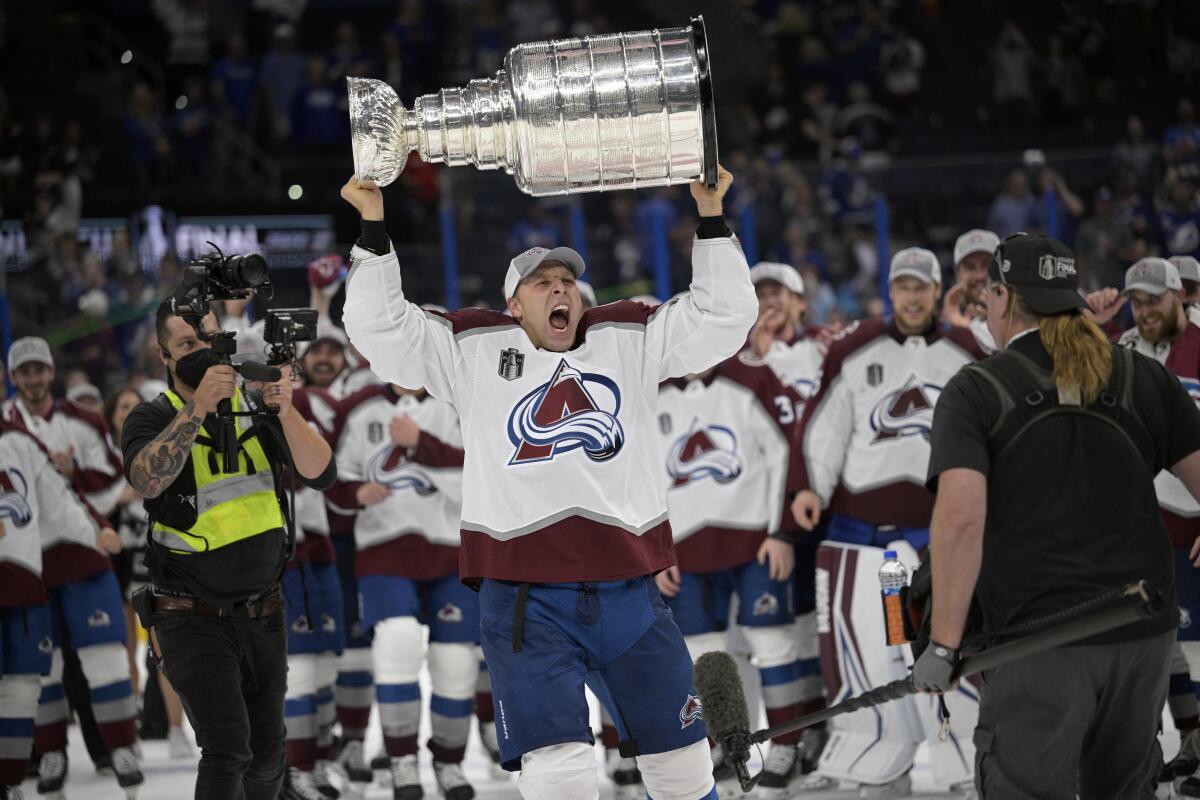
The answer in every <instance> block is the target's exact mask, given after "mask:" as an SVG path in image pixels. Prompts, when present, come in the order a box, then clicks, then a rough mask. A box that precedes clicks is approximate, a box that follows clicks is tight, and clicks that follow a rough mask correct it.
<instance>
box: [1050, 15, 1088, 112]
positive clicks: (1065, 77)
mask: <svg viewBox="0 0 1200 800" xmlns="http://www.w3.org/2000/svg"><path fill="white" fill-rule="evenodd" d="M1041 67H1042V87H1043V89H1042V118H1043V120H1044V121H1045V122H1046V123H1047V124H1048V125H1070V124H1073V123H1075V122H1078V121H1079V118H1080V117H1081V116H1082V114H1083V109H1084V107H1085V106H1086V105H1087V75H1086V74H1084V71H1083V64H1082V63H1080V61H1079V59H1078V58H1076V57H1075V55H1074V54H1073V53H1068V52H1065V51H1064V49H1063V41H1062V38H1061V37H1059V35H1058V34H1056V33H1052V34H1050V38H1049V39H1048V40H1047V43H1046V57H1045V58H1044V59H1043V60H1042V65H1041Z"/></svg>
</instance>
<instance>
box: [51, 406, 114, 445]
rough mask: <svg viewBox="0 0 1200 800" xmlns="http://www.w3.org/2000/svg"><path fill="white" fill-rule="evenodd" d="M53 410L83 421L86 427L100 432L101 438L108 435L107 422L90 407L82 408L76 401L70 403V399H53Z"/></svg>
mask: <svg viewBox="0 0 1200 800" xmlns="http://www.w3.org/2000/svg"><path fill="white" fill-rule="evenodd" d="M54 410H55V411H57V412H58V413H60V414H62V415H63V416H67V417H71V418H73V419H77V420H79V421H80V422H83V423H84V424H86V425H87V426H88V427H90V428H92V429H93V430H95V431H96V433H98V434H100V437H101V438H104V437H105V436H106V435H108V423H107V422H105V421H104V417H103V416H101V415H100V414H98V413H96V412H95V411H92V410H91V409H90V408H84V407H83V406H81V405H79V404H78V403H72V402H71V401H70V400H56V401H54Z"/></svg>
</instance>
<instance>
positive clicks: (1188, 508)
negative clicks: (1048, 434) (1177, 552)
mask: <svg viewBox="0 0 1200 800" xmlns="http://www.w3.org/2000/svg"><path fill="white" fill-rule="evenodd" d="M1118 343H1119V344H1121V345H1123V346H1125V347H1128V348H1130V349H1131V350H1134V351H1135V352H1138V353H1141V354H1142V355H1145V356H1148V357H1150V358H1153V359H1154V360H1156V361H1158V363H1160V364H1162V365H1163V366H1165V367H1166V368H1167V369H1168V370H1170V371H1171V372H1172V374H1174V375H1175V377H1177V378H1179V382H1180V383H1182V384H1183V388H1185V389H1187V391H1188V394H1189V395H1191V397H1192V400H1193V401H1195V402H1196V404H1197V405H1200V327H1197V326H1196V325H1195V324H1194V323H1192V322H1189V323H1188V324H1187V326H1186V327H1184V329H1183V331H1182V332H1181V333H1180V334H1179V335H1178V336H1176V337H1175V339H1174V340H1173V341H1170V342H1158V343H1157V344H1152V343H1150V342H1148V341H1146V340H1145V339H1144V338H1143V337H1142V335H1141V334H1140V333H1138V329H1137V328H1136V327H1133V328H1130V329H1129V330H1127V331H1125V333H1123V334H1122V335H1121V338H1120V339H1119V340H1118ZM1154 491H1155V494H1157V495H1158V505H1159V507H1160V508H1161V509H1162V512H1163V520H1164V521H1165V522H1166V524H1167V531H1168V532H1169V533H1170V534H1171V541H1172V542H1173V543H1174V544H1175V546H1176V547H1191V546H1192V543H1193V542H1194V541H1196V537H1197V536H1200V504H1197V503H1196V498H1194V497H1192V493H1191V492H1189V491H1188V490H1187V487H1186V486H1184V485H1183V482H1182V481H1180V480H1179V478H1176V477H1175V475H1174V474H1173V473H1172V472H1171V471H1170V470H1165V469H1164V470H1163V471H1162V472H1160V473H1158V475H1157V476H1156V477H1155V478H1154Z"/></svg>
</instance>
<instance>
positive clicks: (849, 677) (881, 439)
mask: <svg viewBox="0 0 1200 800" xmlns="http://www.w3.org/2000/svg"><path fill="white" fill-rule="evenodd" d="M940 290H941V267H940V266H939V265H938V262H937V258H936V257H935V256H934V255H933V253H931V252H930V251H928V250H924V249H921V248H915V247H913V248H908V249H906V250H901V251H900V252H898V253H896V255H895V256H894V257H893V258H892V261H891V265H890V269H889V272H888V292H889V296H890V298H891V301H892V306H893V308H894V309H895V315H894V316H893V317H892V319H890V320H888V321H886V322H862V323H859V324H857V325H853V326H851V327H850V328H847V330H846V331H845V333H844V334H843V335H842V336H841V337H840V338H839V339H837V340H835V341H834V342H833V343H832V344H831V345H830V348H829V354H828V355H827V356H826V357H825V364H824V367H823V370H822V375H821V387H820V389H819V390H818V391H817V394H816V395H815V396H814V397H813V398H812V400H810V401H809V403H808V406H807V408H806V409H805V417H804V421H803V423H802V430H801V432H800V436H801V445H800V447H799V448H796V449H795V450H794V455H793V457H794V459H795V460H794V463H793V470H792V472H793V475H795V476H796V477H797V478H798V480H797V485H796V488H797V489H799V493H798V494H797V496H796V499H795V501H794V503H793V506H792V510H793V513H794V514H795V516H796V520H797V522H799V523H800V525H801V527H803V528H805V529H807V530H811V529H812V528H813V527H814V526H815V525H816V524H817V522H818V520H819V519H820V517H821V514H822V512H823V510H824V509H828V511H829V514H830V516H829V520H828V532H827V534H826V535H827V538H828V540H829V541H827V542H825V543H823V544H822V545H821V547H820V550H819V552H818V556H817V597H818V607H817V616H818V629H819V632H820V635H821V672H822V677H823V678H824V680H825V686H826V696H827V699H828V702H829V703H831V704H832V703H836V702H839V701H841V700H844V699H845V698H846V697H847V696H849V695H854V694H859V693H861V692H862V691H863V690H865V689H868V688H871V687H873V686H879V685H882V684H884V683H887V682H888V681H890V680H892V679H894V678H900V677H903V676H904V675H906V674H907V670H906V669H905V667H904V661H903V656H902V655H901V653H900V651H899V649H898V648H894V647H893V648H889V647H886V646H885V639H884V628H883V618H882V614H881V610H880V603H879V584H878V582H877V580H876V577H875V576H876V573H877V572H878V570H879V567H880V566H881V565H882V562H883V552H884V549H885V548H887V549H899V550H901V552H904V553H906V554H907V557H908V559H909V560H910V562H913V563H911V564H910V566H915V561H916V552H914V551H922V550H924V549H925V548H926V547H928V544H929V520H930V514H931V511H932V506H933V498H932V496H931V495H930V494H929V493H928V492H927V491H926V490H925V487H924V480H925V471H926V468H927V465H928V462H929V434H930V424H931V423H932V420H933V407H934V404H935V403H937V398H938V394H939V392H940V391H941V387H942V386H944V385H945V383H946V381H948V380H949V379H950V378H951V376H953V375H954V373H956V372H957V371H958V370H959V368H960V367H962V366H963V365H964V364H967V363H969V362H971V361H973V360H974V359H975V358H977V357H978V356H979V355H980V351H979V349H978V347H977V345H976V344H975V341H974V338H973V337H972V336H971V334H970V333H969V332H968V331H967V330H966V329H964V328H956V327H947V326H943V325H941V324H939V321H938V318H937V315H936V313H935V309H936V308H937V301H938V296H939V294H940ZM897 543H898V544H897ZM947 703H948V704H949V705H950V708H951V711H952V712H953V713H952V720H953V727H952V729H951V731H950V738H951V741H948V742H941V741H939V740H938V737H937V736H935V735H933V733H934V731H935V730H936V729H937V728H938V723H937V719H936V715H935V711H934V707H933V706H932V705H931V703H930V701H929V700H928V699H922V700H921V701H919V703H918V702H917V701H913V700H904V701H900V702H896V703H889V704H888V705H886V706H883V707H881V708H880V709H878V713H875V712H867V713H866V714H863V713H859V714H852V715H848V716H843V717H838V718H836V719H835V720H832V721H831V723H830V724H831V727H832V728H833V730H832V731H831V734H830V745H829V746H828V747H827V748H826V749H825V752H824V753H823V754H822V757H821V761H820V767H819V770H820V772H821V773H822V774H823V775H827V776H829V777H833V778H838V779H840V780H847V781H855V782H857V783H859V784H860V785H861V789H860V795H861V796H862V797H863V798H884V797H896V796H900V795H902V794H907V793H908V791H909V787H910V785H911V781H910V778H909V775H908V772H909V770H910V769H911V767H912V760H913V756H914V755H915V753H916V749H917V745H918V743H919V742H920V741H921V739H922V738H926V737H927V738H928V739H929V741H930V743H931V752H932V753H933V766H934V777H935V779H936V780H937V781H938V782H939V783H941V784H945V785H952V786H960V785H962V786H966V785H969V784H970V781H971V776H972V772H973V761H972V758H971V750H972V747H971V732H972V730H973V727H974V719H975V716H974V712H975V711H977V706H978V696H977V694H976V693H975V692H974V690H973V689H972V688H971V687H970V686H966V685H964V686H963V687H962V688H961V689H960V690H959V692H958V693H956V694H954V695H952V696H951V695H948V696H947ZM960 705H961V706H962V709H961V712H960ZM918 707H920V709H921V711H920V713H918ZM923 725H924V726H925V728H926V734H925V735H924V736H923V735H922V726H923Z"/></svg>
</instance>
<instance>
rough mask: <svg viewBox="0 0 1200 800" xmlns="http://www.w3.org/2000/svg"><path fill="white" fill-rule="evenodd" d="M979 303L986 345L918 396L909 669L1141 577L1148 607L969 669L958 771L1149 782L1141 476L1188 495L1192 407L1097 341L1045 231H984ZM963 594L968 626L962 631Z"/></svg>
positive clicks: (1016, 797) (1063, 783)
mask: <svg viewBox="0 0 1200 800" xmlns="http://www.w3.org/2000/svg"><path fill="white" fill-rule="evenodd" d="M984 302H985V304H986V306H987V323H988V329H989V330H990V332H991V334H992V336H993V338H994V339H995V341H996V345H997V347H999V348H1001V349H1000V351H999V352H997V353H996V354H995V355H993V356H992V357H990V358H988V359H985V360H983V361H980V362H977V363H976V364H972V365H969V366H967V367H966V368H965V369H963V370H961V371H960V372H959V373H958V374H957V375H956V376H955V377H954V378H953V379H952V380H951V381H950V382H949V383H948V384H947V385H946V388H945V390H944V391H943V392H942V394H941V396H940V398H939V399H938V403H937V407H936V409H935V410H934V418H933V434H932V439H931V453H930V460H929V483H928V485H929V487H930V489H931V490H934V491H936V493H937V501H936V503H935V505H934V510H933V525H932V531H931V541H930V557H931V559H932V562H933V596H934V597H935V598H936V600H934V602H933V616H932V627H931V631H930V642H929V645H928V647H926V648H925V650H924V651H923V652H922V653H921V654H920V656H919V657H918V659H917V662H916V664H915V666H914V668H913V681H914V683H915V684H916V685H917V687H918V688H919V689H921V690H922V691H927V692H938V693H941V692H948V691H950V690H951V688H952V687H953V686H954V683H955V681H954V680H953V678H952V676H953V673H954V669H955V667H956V664H957V660H958V653H959V651H960V650H962V649H964V648H970V647H972V646H978V645H979V644H980V643H981V642H986V641H990V640H991V639H992V638H995V637H996V636H997V635H999V634H1000V632H1001V631H1003V630H1006V629H1011V628H1012V626H1014V625H1021V624H1030V623H1034V622H1036V621H1037V620H1039V619H1044V618H1045V617H1047V616H1048V615H1053V614H1057V613H1060V612H1062V611H1063V610H1065V609H1068V608H1071V607H1073V606H1076V605H1078V604H1080V603H1082V602H1085V601H1089V600H1092V599H1094V598H1095V597H1097V596H1099V595H1103V594H1105V593H1106V592H1109V591H1111V590H1113V589H1114V588H1117V587H1120V586H1122V585H1124V584H1128V583H1132V582H1134V581H1138V580H1145V581H1147V583H1148V584H1149V585H1150V587H1151V588H1152V589H1153V590H1154V591H1156V592H1158V593H1159V594H1160V595H1161V597H1162V599H1163V601H1164V604H1163V607H1162V608H1163V610H1162V611H1161V612H1160V613H1158V614H1156V615H1154V616H1152V617H1151V618H1148V619H1146V620H1143V621H1139V622H1136V623H1133V624H1130V625H1127V626H1124V627H1122V628H1118V629H1117V630H1115V631H1110V632H1107V633H1104V634H1098V635H1095V636H1092V637H1090V638H1087V639H1084V640H1082V641H1081V642H1078V643H1075V644H1072V645H1070V646H1065V647H1058V648H1054V649H1052V650H1048V651H1045V652H1042V653H1037V654H1034V655H1031V656H1028V657H1026V658H1023V659H1021V660H1019V661H1015V662H1012V663H1011V664H1006V665H1004V666H1001V667H997V668H995V669H992V670H989V671H987V672H986V673H985V675H984V680H985V687H986V688H985V690H984V691H983V693H982V701H981V704H980V708H979V722H978V725H977V727H976V729H975V737H974V741H975V748H976V755H977V764H978V768H977V770H976V773H975V781H976V788H977V789H978V791H979V795H980V797H981V798H996V797H1003V798H1005V799H1006V800H1010V799H1012V800H1021V799H1023V798H1030V799H1032V798H1038V800H1058V799H1059V798H1061V799H1062V800H1067V798H1074V797H1075V796H1076V795H1078V796H1080V797H1087V798H1151V797H1154V796H1155V789H1156V786H1157V777H1158V774H1159V770H1160V769H1161V768H1162V751H1161V750H1160V749H1159V745H1158V739H1157V733H1158V727H1159V723H1160V715H1161V712H1162V708H1163V704H1164V702H1165V701H1166V698H1167V684H1168V674H1169V672H1170V669H1169V667H1170V660H1171V651H1172V645H1173V642H1174V639H1175V627H1176V625H1177V622H1178V614H1177V610H1176V609H1177V600H1176V591H1175V565H1174V561H1173V557H1172V552H1171V539H1170V536H1169V535H1168V532H1167V529H1166V526H1165V524H1164V523H1163V519H1162V515H1161V514H1160V513H1159V509H1158V502H1157V500H1156V496H1155V488H1154V478H1155V476H1156V475H1157V474H1158V473H1159V472H1161V471H1162V470H1164V469H1170V470H1171V471H1172V472H1173V473H1174V474H1175V475H1176V476H1178V477H1179V479H1180V480H1181V481H1182V482H1183V484H1184V485H1185V486H1186V487H1187V489H1188V491H1189V492H1191V494H1192V495H1193V496H1194V497H1200V411H1198V410H1197V408H1196V406H1195V404H1194V403H1193V402H1192V399H1191V398H1190V397H1189V396H1188V393H1187V391H1186V390H1185V389H1184V388H1183V387H1182V385H1181V384H1180V383H1179V381H1178V380H1177V379H1176V378H1175V376H1174V375H1172V374H1171V373H1170V372H1169V371H1168V370H1167V369H1166V368H1165V367H1164V366H1163V365H1161V364H1159V363H1158V362H1156V361H1154V360H1153V359H1150V358H1145V357H1142V356H1140V355H1138V354H1136V353H1134V352H1132V351H1131V350H1129V349H1127V348H1124V347H1120V346H1118V345H1114V344H1111V343H1110V342H1109V341H1108V338H1107V337H1106V336H1105V335H1104V333H1103V332H1102V331H1101V330H1100V328H1099V327H1098V326H1097V325H1096V323H1095V322H1094V321H1093V320H1092V319H1091V318H1090V315H1089V309H1088V305H1087V302H1086V301H1085V300H1084V298H1083V297H1082V296H1081V295H1080V294H1079V290H1078V276H1077V274H1076V269H1075V257H1074V254H1073V253H1072V252H1071V250H1070V249H1069V248H1067V246H1066V245H1064V244H1062V243H1061V242H1058V241H1055V240H1053V239H1049V238H1047V237H1045V236H1041V235H1029V234H1017V235H1014V236H1011V237H1009V238H1008V239H1005V240H1004V241H1003V242H1001V243H1000V244H999V246H998V247H997V248H996V251H995V254H994V255H993V257H992V260H991V264H990V266H989V268H988V285H987V289H986V290H985V292H984ZM1198 553H1200V540H1198V541H1197V544H1196V545H1195V546H1193V547H1192V550H1191V558H1192V559H1193V561H1194V562H1196V563H1200V560H1198V559H1197V554H1198ZM972 598H974V600H975V602H976V604H977V607H978V610H979V612H980V616H981V623H980V625H981V630H970V631H965V632H964V628H965V627H966V623H967V620H968V611H969V609H970V607H971V604H972ZM989 637H990V638H989Z"/></svg>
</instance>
